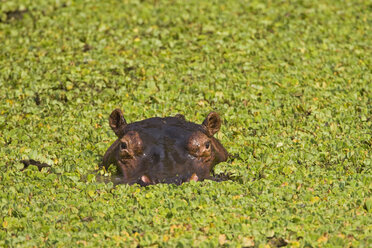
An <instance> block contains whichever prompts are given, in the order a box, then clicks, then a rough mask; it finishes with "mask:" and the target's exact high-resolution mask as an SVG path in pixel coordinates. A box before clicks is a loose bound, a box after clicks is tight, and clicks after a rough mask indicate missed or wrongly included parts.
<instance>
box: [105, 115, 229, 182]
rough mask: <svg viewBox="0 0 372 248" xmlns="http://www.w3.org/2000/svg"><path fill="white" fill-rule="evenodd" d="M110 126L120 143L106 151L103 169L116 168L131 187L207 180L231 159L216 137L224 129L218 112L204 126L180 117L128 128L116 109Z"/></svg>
mask: <svg viewBox="0 0 372 248" xmlns="http://www.w3.org/2000/svg"><path fill="white" fill-rule="evenodd" d="M109 124H110V127H111V128H112V130H113V131H114V132H115V134H116V136H117V137H118V139H117V140H116V141H115V142H114V143H113V144H112V145H111V147H110V148H109V149H108V150H107V151H106V153H105V155H104V157H103V165H104V166H105V167H106V168H107V167H108V166H109V165H110V164H115V165H116V166H117V168H118V169H119V171H120V172H121V173H122V175H123V177H124V181H125V182H126V183H129V184H132V183H139V184H141V185H149V184H155V183H176V184H180V183H182V182H188V181H190V180H193V181H199V180H204V179H208V178H211V176H210V172H211V170H212V169H213V167H214V166H215V165H216V164H218V163H220V162H223V161H226V160H227V157H228V153H227V151H226V149H225V148H224V147H223V146H222V145H221V143H220V142H219V141H218V140H217V139H216V138H214V137H213V135H214V134H215V133H216V132H218V130H219V129H220V127H221V119H220V117H219V115H218V114H217V113H216V112H211V113H209V114H208V116H207V117H206V119H205V120H204V121H203V123H202V124H201V125H199V124H196V123H193V122H188V121H186V120H185V117H184V116H183V115H180V114H178V115H176V116H175V117H165V118H159V117H155V118H149V119H145V120H142V121H138V122H133V123H130V124H127V122H126V121H125V119H124V117H123V113H122V112H121V110H120V109H115V110H114V111H113V112H112V113H111V115H110V118H109Z"/></svg>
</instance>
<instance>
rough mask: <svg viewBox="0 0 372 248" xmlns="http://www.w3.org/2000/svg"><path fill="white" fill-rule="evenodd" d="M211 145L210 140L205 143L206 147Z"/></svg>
mask: <svg viewBox="0 0 372 248" xmlns="http://www.w3.org/2000/svg"><path fill="white" fill-rule="evenodd" d="M210 146H211V142H209V141H208V142H207V143H205V148H206V149H209V147H210Z"/></svg>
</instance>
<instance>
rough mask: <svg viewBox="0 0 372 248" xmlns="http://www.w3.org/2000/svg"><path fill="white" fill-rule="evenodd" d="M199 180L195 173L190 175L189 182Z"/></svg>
mask: <svg viewBox="0 0 372 248" xmlns="http://www.w3.org/2000/svg"><path fill="white" fill-rule="evenodd" d="M198 180H199V177H198V176H197V175H196V173H194V174H192V175H191V177H190V179H189V181H194V182H197V181H198Z"/></svg>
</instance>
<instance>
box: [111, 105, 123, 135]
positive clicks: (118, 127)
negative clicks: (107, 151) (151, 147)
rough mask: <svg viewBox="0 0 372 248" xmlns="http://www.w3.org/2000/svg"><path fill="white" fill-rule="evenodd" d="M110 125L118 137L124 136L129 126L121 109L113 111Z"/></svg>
mask: <svg viewBox="0 0 372 248" xmlns="http://www.w3.org/2000/svg"><path fill="white" fill-rule="evenodd" d="M109 124H110V127H111V128H112V130H113V131H114V133H115V134H116V136H118V137H119V138H120V137H121V136H123V134H124V128H125V126H126V125H127V122H126V121H125V119H124V116H123V112H121V110H120V109H115V110H114V111H112V113H111V115H110V118H109Z"/></svg>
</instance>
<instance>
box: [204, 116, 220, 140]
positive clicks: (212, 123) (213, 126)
mask: <svg viewBox="0 0 372 248" xmlns="http://www.w3.org/2000/svg"><path fill="white" fill-rule="evenodd" d="M202 125H203V126H204V127H205V128H206V130H207V131H208V133H209V135H214V134H215V133H217V132H218V130H220V127H221V118H220V116H219V115H218V114H217V113H216V112H210V113H209V114H208V116H207V118H205V120H204V121H203V124H202Z"/></svg>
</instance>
